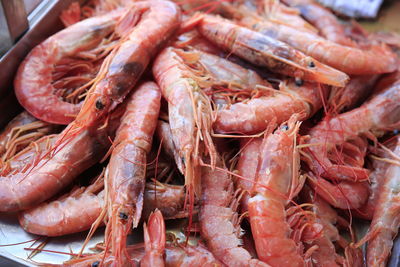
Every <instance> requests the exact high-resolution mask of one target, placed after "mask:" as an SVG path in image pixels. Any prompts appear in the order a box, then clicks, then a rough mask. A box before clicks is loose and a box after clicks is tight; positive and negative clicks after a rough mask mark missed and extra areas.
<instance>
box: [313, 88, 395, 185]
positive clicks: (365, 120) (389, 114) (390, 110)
mask: <svg viewBox="0 0 400 267" xmlns="http://www.w3.org/2000/svg"><path fill="white" fill-rule="evenodd" d="M399 101H400V82H396V83H395V84H393V85H391V86H389V87H388V88H385V89H383V90H381V91H379V92H377V93H376V94H374V95H372V96H371V98H370V99H369V100H368V101H366V102H365V103H364V104H363V105H361V106H360V107H359V108H356V109H353V110H351V111H348V112H346V113H342V114H340V115H338V116H336V117H332V118H325V120H323V121H321V122H320V123H319V124H317V125H316V126H314V127H313V128H312V129H311V130H310V133H309V135H310V140H309V142H308V143H309V144H310V146H309V148H308V150H309V152H310V157H311V158H310V160H308V164H309V166H310V168H311V169H312V170H313V172H314V173H316V174H317V175H318V176H323V177H325V178H329V179H331V180H335V179H338V180H349V181H362V180H366V179H368V171H367V170H366V169H364V168H362V166H360V167H352V166H345V165H341V164H340V163H339V164H335V163H332V162H331V160H330V159H329V158H328V153H329V152H331V151H332V150H333V149H334V148H335V146H336V145H340V144H343V143H345V142H346V141H349V140H352V139H354V138H357V136H358V135H362V134H367V133H368V132H369V131H379V130H381V131H382V130H387V129H390V128H393V127H396V126H398V122H399V119H400V106H399V104H398V103H399ZM357 146H358V144H357V142H356V143H355V144H351V143H350V142H347V144H346V148H345V149H347V150H348V151H357V149H358V148H357Z"/></svg>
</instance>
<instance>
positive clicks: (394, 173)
mask: <svg viewBox="0 0 400 267" xmlns="http://www.w3.org/2000/svg"><path fill="white" fill-rule="evenodd" d="M396 141H397V144H396V147H395V149H394V151H393V153H394V155H395V157H396V163H395V164H392V165H390V167H388V169H387V171H386V173H385V178H384V182H383V185H382V189H381V190H382V191H381V193H380V195H379V198H378V202H377V204H376V209H375V212H374V215H373V219H372V222H371V225H370V228H369V230H368V233H367V234H366V235H365V236H364V238H363V239H362V240H360V241H359V242H358V243H357V244H356V247H358V246H361V245H362V244H364V243H365V242H367V241H368V246H367V264H368V266H385V265H386V262H387V260H388V257H389V255H390V252H391V249H392V246H393V239H394V238H395V236H396V235H397V233H398V229H399V227H400V216H399V215H400V209H399V204H398V203H399V199H398V198H399V193H398V192H399V185H400V181H399V178H400V175H399V171H400V168H399V166H400V163H399V162H397V161H398V157H399V156H400V138H399V137H398V136H397V137H396Z"/></svg>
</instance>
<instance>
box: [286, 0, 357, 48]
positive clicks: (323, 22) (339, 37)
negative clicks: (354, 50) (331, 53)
mask: <svg viewBox="0 0 400 267" xmlns="http://www.w3.org/2000/svg"><path fill="white" fill-rule="evenodd" d="M283 2H284V3H285V4H287V5H289V6H291V7H294V8H296V9H298V10H299V11H300V14H301V15H302V16H303V17H304V18H305V19H306V20H308V21H309V22H310V23H312V24H313V25H314V26H315V27H316V28H317V29H318V30H319V31H320V34H321V35H322V36H324V37H325V38H326V39H328V40H330V41H332V42H335V43H338V44H341V45H345V46H356V44H355V43H354V42H353V41H352V40H351V39H349V38H348V37H347V36H346V34H345V30H344V28H343V26H342V24H341V23H340V22H339V20H338V19H337V18H336V16H335V15H334V14H333V13H332V12H331V11H330V10H329V9H327V8H326V7H324V6H322V5H320V4H319V3H318V2H317V1H314V0H283Z"/></svg>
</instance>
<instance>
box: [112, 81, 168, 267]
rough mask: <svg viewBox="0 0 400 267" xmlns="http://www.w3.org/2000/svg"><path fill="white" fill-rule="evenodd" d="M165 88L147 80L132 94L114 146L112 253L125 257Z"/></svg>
mask: <svg viewBox="0 0 400 267" xmlns="http://www.w3.org/2000/svg"><path fill="white" fill-rule="evenodd" d="M160 100H161V92H160V89H159V88H158V86H157V85H156V84H155V83H153V82H146V83H144V84H142V85H140V86H139V87H138V89H137V90H136V91H135V92H134V93H133V94H132V95H131V97H130V99H129V101H128V104H127V107H126V111H125V114H124V115H123V117H122V120H121V125H120V126H119V128H118V130H117V135H116V138H115V140H114V149H113V152H112V155H111V158H110V163H109V165H108V173H106V183H107V185H108V186H107V187H106V189H107V195H108V196H109V199H108V201H107V209H108V215H109V222H108V225H107V230H106V232H107V233H110V234H109V235H106V236H107V237H108V236H109V240H108V241H109V242H111V250H112V256H114V257H115V260H116V261H117V262H119V263H120V262H121V260H123V257H124V255H123V253H124V250H125V249H126V238H127V235H128V233H129V231H130V229H131V228H132V226H133V227H137V225H138V223H139V220H140V218H141V215H142V209H143V198H144V187H145V183H146V175H145V174H146V155H147V153H149V151H150V149H151V144H152V137H153V134H154V131H155V129H156V126H157V118H158V113H159V110H160Z"/></svg>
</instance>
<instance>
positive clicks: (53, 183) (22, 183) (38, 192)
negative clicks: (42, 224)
mask: <svg viewBox="0 0 400 267" xmlns="http://www.w3.org/2000/svg"><path fill="white" fill-rule="evenodd" d="M100 126H101V125H100ZM100 126H99V127H100ZM112 126H115V125H114V124H113V123H111V124H110V127H104V126H102V127H100V128H98V127H90V128H88V129H86V130H85V131H81V132H80V133H79V134H78V135H75V136H74V138H71V139H70V140H68V142H66V143H64V144H63V145H62V146H61V147H57V148H56V150H55V148H54V145H53V146H51V147H50V148H48V149H47V150H44V151H41V152H40V154H37V153H35V150H34V149H35V148H37V147H36V146H33V147H32V148H30V147H28V148H27V149H28V150H27V153H29V155H33V157H31V158H29V159H28V158H26V161H27V162H29V164H28V165H26V166H25V164H18V165H19V166H20V167H23V168H22V169H18V168H17V169H15V170H13V171H12V172H11V173H9V174H7V177H2V179H0V211H18V210H24V209H27V208H31V207H34V206H36V205H37V204H39V203H41V202H42V201H44V200H47V199H48V198H50V197H51V196H53V195H54V194H56V193H57V192H59V191H60V190H61V189H62V188H64V187H65V186H66V185H68V184H70V183H71V182H72V181H73V180H74V179H75V178H76V176H77V175H78V174H80V173H81V172H83V171H84V170H86V169H87V168H89V167H90V166H92V165H93V164H95V163H96V162H98V161H99V160H100V159H101V158H102V157H103V156H104V154H105V153H106V151H107V149H108V147H109V145H110V143H109V142H108V138H107V137H108V136H109V135H112V132H113V131H114V130H115V128H114V129H112V128H113V127H112ZM65 131H68V128H67V129H66V130H64V131H63V132H61V133H60V134H59V135H58V136H57V137H56V138H55V139H53V141H51V142H54V144H55V143H57V142H58V141H59V140H60V139H63V136H64V134H65ZM44 138H47V137H44ZM42 140H43V141H42ZM38 142H40V143H42V145H40V147H43V146H44V147H47V146H46V144H48V141H46V139H43V138H42V139H39V140H38ZM21 152H23V153H24V152H25V151H21ZM21 152H20V155H17V156H18V157H20V160H22V159H23V158H25V157H24V155H23V154H21ZM32 152H33V153H32ZM38 155H39V157H37V156H38Z"/></svg>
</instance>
